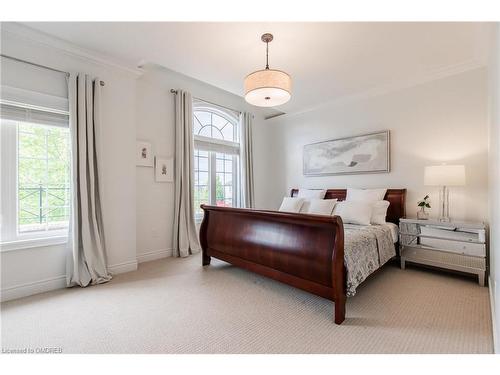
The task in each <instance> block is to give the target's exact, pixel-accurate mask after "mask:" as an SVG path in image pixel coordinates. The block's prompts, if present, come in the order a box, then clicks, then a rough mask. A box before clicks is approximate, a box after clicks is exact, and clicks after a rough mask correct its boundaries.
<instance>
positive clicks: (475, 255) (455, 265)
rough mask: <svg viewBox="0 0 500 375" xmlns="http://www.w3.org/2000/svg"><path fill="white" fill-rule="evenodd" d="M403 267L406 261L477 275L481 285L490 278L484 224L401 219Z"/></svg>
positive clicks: (400, 233)
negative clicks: (487, 276)
mask: <svg viewBox="0 0 500 375" xmlns="http://www.w3.org/2000/svg"><path fill="white" fill-rule="evenodd" d="M399 251H400V255H401V268H402V269H404V268H405V264H406V262H411V263H414V264H425V265H429V266H434V267H439V268H444V269H450V270H455V271H461V272H466V273H472V274H476V275H477V276H478V280H479V285H481V286H484V281H485V277H486V227H485V225H484V223H464V222H448V223H443V222H440V221H433V220H418V219H400V220H399Z"/></svg>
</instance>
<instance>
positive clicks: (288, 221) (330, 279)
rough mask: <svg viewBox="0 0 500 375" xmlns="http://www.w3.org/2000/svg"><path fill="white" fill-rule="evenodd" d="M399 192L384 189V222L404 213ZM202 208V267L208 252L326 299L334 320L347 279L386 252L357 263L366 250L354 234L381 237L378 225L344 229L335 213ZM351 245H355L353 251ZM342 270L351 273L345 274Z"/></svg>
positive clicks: (332, 193) (370, 268)
mask: <svg viewBox="0 0 500 375" xmlns="http://www.w3.org/2000/svg"><path fill="white" fill-rule="evenodd" d="M297 193H298V190H296V189H294V190H292V192H291V196H296V195H297ZM345 197H346V190H345V189H329V190H327V192H326V196H325V199H334V198H336V199H338V200H339V201H341V200H344V199H345ZM405 197H406V189H388V190H387V193H386V195H385V198H384V199H385V200H387V201H389V202H390V205H389V208H388V210H387V217H386V221H387V222H388V223H393V224H396V225H397V224H398V222H399V219H400V218H402V217H404V216H405ZM202 209H203V211H204V217H203V221H202V224H201V227H200V243H201V246H202V250H203V255H202V257H203V265H204V266H206V265H209V264H210V259H211V257H214V258H218V259H221V260H223V261H226V262H228V263H231V264H233V265H235V266H238V267H241V268H244V269H247V270H249V271H252V272H255V273H258V274H261V275H264V276H267V277H269V278H272V279H275V280H278V281H281V282H283V283H286V284H289V285H291V286H294V287H297V288H300V289H303V290H306V291H308V292H311V293H314V294H316V295H319V296H321V297H324V298H327V299H329V300H332V301H334V302H335V310H334V320H335V323H336V324H341V323H342V322H343V321H344V319H345V302H346V297H347V295H348V292H349V290H350V289H349V288H352V285H351V284H352V283H357V282H359V283H360V282H362V280H364V279H365V278H366V277H367V275H368V274H369V273H372V272H374V271H375V270H376V269H378V268H380V267H381V266H382V265H383V263H385V262H386V261H387V260H388V259H387V258H388V256H387V254H386V256H385V257H384V259H383V262H382V259H381V258H380V257H381V254H378V255H377V256H378V257H379V258H380V261H377V259H371V260H366V259H365V260H364V262H365V263H364V264H357V262H361V260H358V258H361V257H360V255H363V254H364V253H369V252H368V251H364V250H365V249H364V248H363V246H365V245H364V243H363V242H362V241H361V240H359V241H357V242H356V241H354V238H357V236H358V233H362V236H365V237H366V238H368V239H369V238H371V237H373V238H376V239H378V237H377V236H379V237H382V236H380V234H377V233H375V231H376V230H380V231H382V230H383V228H375V227H378V226H368V227H366V229H364V228H355V227H352V226H348V225H346V228H344V224H343V222H342V219H341V218H340V217H339V216H322V215H310V214H302V213H285V212H278V211H264V210H252V209H240V208H229V207H215V206H207V205H202ZM370 227H372V228H370ZM367 231H368V232H367ZM370 231H371V232H373V233H369V232H370ZM344 236H346V238H345V237H344ZM351 236H352V238H351ZM396 238H397V236H396ZM396 241H397V239H396V240H394V243H391V245H392V246H393V247H394V248H393V249H392V251H393V252H392V255H395V254H396V252H395V247H396V244H395V242H396ZM353 242H355V245H353ZM386 242H387V241H386ZM366 243H367V244H368V242H366ZM344 244H349V247H348V249H349V252H348V253H345V252H344V250H345V249H344ZM366 246H368V245H366ZM370 246H372V247H373V245H370ZM351 247H352V248H353V249H357V253H356V252H354V251H353V250H351ZM377 247H380V245H379V244H377V243H376V242H375V245H374V248H375V249H377ZM375 251H376V250H375ZM386 253H387V252H386ZM392 255H391V256H392ZM389 257H390V256H389ZM372 258H373V257H372ZM374 263H378V264H374ZM346 265H347V267H349V269H346ZM356 267H357V268H356ZM353 269H356V271H353ZM348 274H349V276H351V277H347V276H348ZM349 280H351V281H349Z"/></svg>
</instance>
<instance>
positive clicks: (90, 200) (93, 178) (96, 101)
mask: <svg viewBox="0 0 500 375" xmlns="http://www.w3.org/2000/svg"><path fill="white" fill-rule="evenodd" d="M68 94H69V95H68V96H69V113H70V115H69V128H70V135H71V213H70V229H69V239H68V248H69V249H68V250H69V251H68V262H67V264H68V267H67V285H68V286H74V285H80V286H87V285H91V284H100V283H104V282H107V281H109V280H111V275H110V273H109V272H108V270H107V265H106V251H105V245H104V231H103V223H102V212H101V201H100V196H101V194H100V188H99V178H98V164H99V161H100V155H99V136H100V126H101V123H100V117H99V115H100V109H101V108H100V100H101V85H100V81H99V80H98V79H96V80H92V79H91V78H90V77H89V76H88V75H86V74H71V75H70V76H69V78H68Z"/></svg>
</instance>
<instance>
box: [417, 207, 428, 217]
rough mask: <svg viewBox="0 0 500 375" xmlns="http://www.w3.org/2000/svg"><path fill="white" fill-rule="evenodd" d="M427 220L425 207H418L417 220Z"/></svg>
mask: <svg viewBox="0 0 500 375" xmlns="http://www.w3.org/2000/svg"><path fill="white" fill-rule="evenodd" d="M428 218H429V214H428V213H427V212H425V207H423V206H422V207H420V211H417V219H418V220H427V219H428Z"/></svg>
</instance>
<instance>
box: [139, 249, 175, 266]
mask: <svg viewBox="0 0 500 375" xmlns="http://www.w3.org/2000/svg"><path fill="white" fill-rule="evenodd" d="M172 253H173V250H172V249H162V250H154V251H148V252H146V253H142V254H138V255H137V262H138V263H144V262H149V261H152V260H156V259H161V258H167V257H171V256H172Z"/></svg>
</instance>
